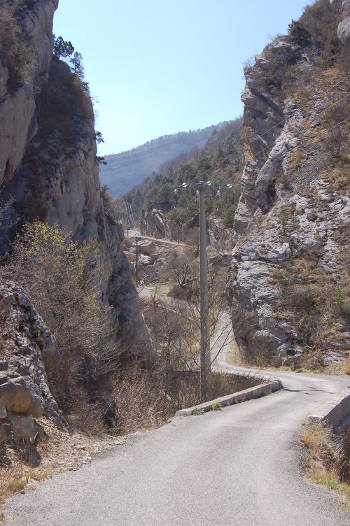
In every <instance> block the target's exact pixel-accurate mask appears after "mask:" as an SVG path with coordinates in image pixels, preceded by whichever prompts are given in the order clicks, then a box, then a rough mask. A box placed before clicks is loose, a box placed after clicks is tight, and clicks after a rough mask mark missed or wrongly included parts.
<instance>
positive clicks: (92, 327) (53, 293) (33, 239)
mask: <svg viewBox="0 0 350 526" xmlns="http://www.w3.org/2000/svg"><path fill="white" fill-rule="evenodd" d="M3 273H4V274H5V275H6V276H7V277H10V278H12V279H14V280H15V281H17V282H18V283H20V284H21V285H22V286H23V287H24V288H25V289H26V290H27V291H28V293H29V296H30V298H31V300H32V302H33V304H34V306H35V307H36V308H37V310H38V312H39V313H40V314H41V316H42V317H43V319H44V321H45V323H46V324H47V326H48V328H49V329H50V330H51V331H52V332H53V334H54V336H55V338H56V341H57V344H58V350H59V352H60V355H61V359H60V360H59V362H58V365H55V366H53V365H52V364H51V363H50V364H46V365H47V371H48V376H49V382H50V387H51V389H52V391H53V394H54V396H55V397H56V398H57V401H58V403H59V405H60V407H61V408H62V409H63V410H64V411H65V412H67V411H70V410H71V409H72V408H73V407H74V406H75V404H76V402H77V397H79V395H82V393H83V390H82V386H83V385H84V386H85V387H86V388H87V389H86V391H89V390H90V391H91V390H93V387H94V385H95V384H96V382H98V380H99V378H101V377H103V376H105V375H106V374H108V373H110V372H111V371H113V370H115V369H116V368H117V366H118V358H119V349H118V346H117V344H116V343H115V329H114V327H113V318H112V310H111V308H110V307H109V306H108V305H105V304H104V303H103V302H102V297H101V281H100V280H101V279H102V276H103V268H102V260H101V257H100V254H99V249H98V245H97V243H96V242H94V241H91V242H89V243H83V244H82V245H81V246H78V245H77V244H76V243H74V242H73V241H72V239H71V236H70V235H69V234H68V233H67V232H65V231H64V230H62V229H60V228H58V227H56V226H49V225H48V224H46V223H43V222H34V223H32V224H27V225H25V227H24V229H23V232H22V235H21V237H19V238H18V239H17V240H16V242H15V243H14V246H13V253H12V257H11V259H10V261H9V263H8V264H7V266H6V267H5V269H3ZM84 396H85V395H84Z"/></svg>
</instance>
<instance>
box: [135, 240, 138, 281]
mask: <svg viewBox="0 0 350 526" xmlns="http://www.w3.org/2000/svg"><path fill="white" fill-rule="evenodd" d="M138 240H139V238H138V237H137V236H135V256H136V258H135V281H136V287H137V282H138V277H139V276H138V274H139V246H138V244H137V242H138Z"/></svg>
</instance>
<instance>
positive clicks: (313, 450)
mask: <svg viewBox="0 0 350 526" xmlns="http://www.w3.org/2000/svg"><path fill="white" fill-rule="evenodd" d="M301 441H302V443H303V444H304V446H305V447H306V450H307V457H306V469H307V475H308V477H309V478H310V479H311V480H312V482H314V483H315V484H320V485H322V486H324V487H326V488H327V489H329V490H331V491H336V492H337V493H338V495H339V496H340V497H341V498H342V503H343V504H344V505H345V506H346V507H347V508H349V509H350V437H348V436H346V435H344V436H336V435H335V434H334V433H333V432H332V430H331V429H330V428H329V427H327V426H326V425H324V424H322V423H308V424H306V426H305V430H304V433H303V435H302V438H301Z"/></svg>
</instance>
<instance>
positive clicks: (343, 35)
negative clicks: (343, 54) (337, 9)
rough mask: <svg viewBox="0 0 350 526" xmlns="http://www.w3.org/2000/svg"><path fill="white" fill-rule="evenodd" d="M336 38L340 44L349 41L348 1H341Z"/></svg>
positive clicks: (349, 9) (349, 4) (349, 18)
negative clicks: (340, 14)
mask: <svg viewBox="0 0 350 526" xmlns="http://www.w3.org/2000/svg"><path fill="white" fill-rule="evenodd" d="M338 38H339V40H340V41H341V42H342V44H347V43H348V42H349V41H350V1H349V0H343V5H342V20H341V21H340V22H339V25H338Z"/></svg>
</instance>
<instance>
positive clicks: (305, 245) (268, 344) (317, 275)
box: [230, 1, 350, 366]
mask: <svg viewBox="0 0 350 526" xmlns="http://www.w3.org/2000/svg"><path fill="white" fill-rule="evenodd" d="M348 10H349V2H348V1H344V2H333V3H330V2H328V1H318V2H316V3H315V4H314V5H313V6H311V7H309V8H307V9H306V11H305V13H304V15H303V17H302V18H301V20H300V21H299V22H294V23H293V24H292V25H291V29H290V34H289V36H287V37H279V38H277V39H276V40H274V41H273V42H272V43H271V44H270V45H268V46H267V47H266V49H265V50H264V51H263V53H262V54H261V55H259V56H257V57H256V59H255V62H254V64H253V65H251V66H250V67H247V68H246V69H245V76H246V88H245V91H244V93H243V96H242V100H243V102H244V106H245V110H244V134H245V166H244V171H243V176H242V193H241V197H240V201H239V204H238V208H237V210H236V214H235V248H234V250H233V274H232V281H231V287H230V291H231V294H232V304H233V308H232V319H233V328H234V331H235V335H236V338H237V341H238V343H239V345H240V348H241V350H242V353H243V354H244V357H245V358H246V359H247V360H253V361H254V360H255V361H261V362H271V361H272V362H273V363H276V364H280V363H288V362H290V361H296V360H297V359H298V360H299V361H300V359H302V360H304V361H305V360H311V361H312V365H314V366H317V365H321V364H324V363H326V364H327V363H330V362H336V361H342V359H343V358H344V356H345V355H346V352H347V351H349V350H350V325H349V321H350V318H349V316H350V310H349V307H350V302H349V301H350V289H349V277H350V276H349V271H348V264H347V261H348V256H349V254H348V241H349V232H350V193H349V190H350V185H349V180H350V179H349V178H350V171H349V170H350V142H349V118H350V97H349V88H350V79H349V56H350V55H349V53H350V49H349V45H348V38H349V34H348V27H349V16H348V15H349V11H348ZM337 35H338V37H339V39H340V40H338V39H337Z"/></svg>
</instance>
